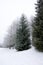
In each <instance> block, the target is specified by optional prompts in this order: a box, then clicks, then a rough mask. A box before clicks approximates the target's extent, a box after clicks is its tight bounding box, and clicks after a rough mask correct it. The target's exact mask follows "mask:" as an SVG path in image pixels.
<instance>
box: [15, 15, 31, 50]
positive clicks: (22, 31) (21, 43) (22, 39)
mask: <svg viewBox="0 0 43 65" xmlns="http://www.w3.org/2000/svg"><path fill="white" fill-rule="evenodd" d="M30 44H31V42H30V32H29V28H28V21H27V19H26V17H25V16H24V15H22V17H21V18H20V21H19V26H18V28H17V32H16V44H15V48H16V49H17V50H18V51H22V50H26V49H29V48H30Z"/></svg>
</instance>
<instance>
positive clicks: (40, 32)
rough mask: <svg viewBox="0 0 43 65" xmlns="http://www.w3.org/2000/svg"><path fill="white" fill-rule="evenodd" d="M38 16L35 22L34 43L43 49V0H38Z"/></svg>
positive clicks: (39, 48)
mask: <svg viewBox="0 0 43 65" xmlns="http://www.w3.org/2000/svg"><path fill="white" fill-rule="evenodd" d="M36 5H37V7H36V12H37V14H36V17H35V19H34V23H33V37H32V41H33V45H34V46H35V47H36V48H37V49H38V50H39V51H43V0H37V4H36Z"/></svg>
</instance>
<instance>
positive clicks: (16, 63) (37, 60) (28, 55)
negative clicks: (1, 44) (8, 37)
mask: <svg viewBox="0 0 43 65" xmlns="http://www.w3.org/2000/svg"><path fill="white" fill-rule="evenodd" d="M0 65H43V53H42V52H38V51H36V50H35V49H34V48H33V47H32V48H31V49H29V50H25V51H19V52H18V51H16V50H15V49H8V48H0Z"/></svg>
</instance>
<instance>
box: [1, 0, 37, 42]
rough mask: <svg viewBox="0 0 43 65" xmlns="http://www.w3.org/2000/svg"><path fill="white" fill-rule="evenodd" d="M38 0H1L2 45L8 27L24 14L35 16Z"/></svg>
mask: <svg viewBox="0 0 43 65" xmlns="http://www.w3.org/2000/svg"><path fill="white" fill-rule="evenodd" d="M35 2H36V0H0V43H2V41H3V37H4V35H5V33H6V29H7V27H8V26H9V25H10V24H11V23H12V22H13V20H15V18H17V17H19V16H20V15H21V14H22V13H24V14H25V15H26V16H27V17H31V16H34V14H35V6H34V3H35Z"/></svg>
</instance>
